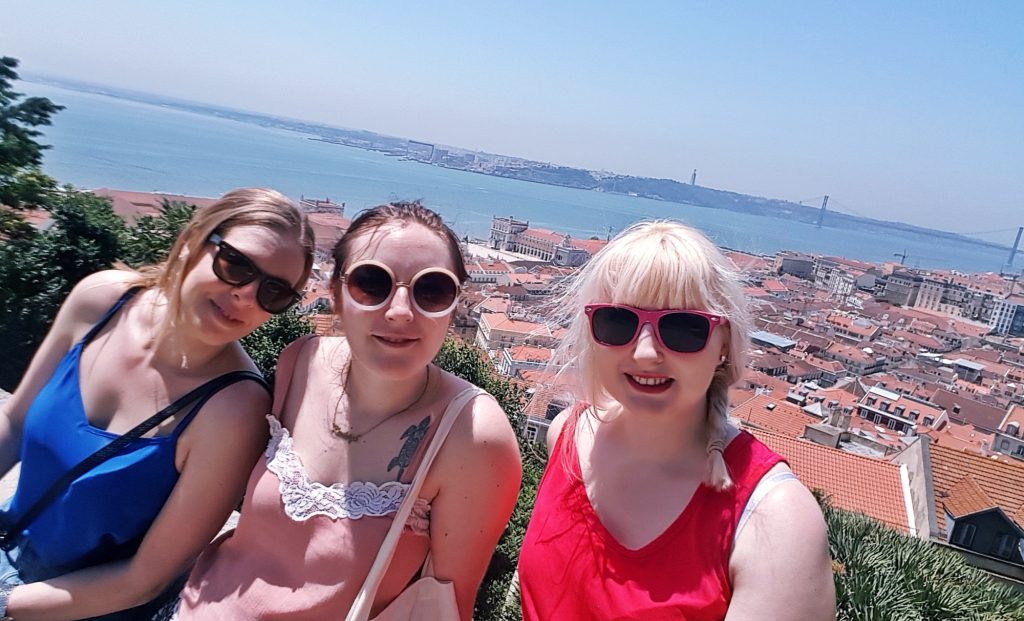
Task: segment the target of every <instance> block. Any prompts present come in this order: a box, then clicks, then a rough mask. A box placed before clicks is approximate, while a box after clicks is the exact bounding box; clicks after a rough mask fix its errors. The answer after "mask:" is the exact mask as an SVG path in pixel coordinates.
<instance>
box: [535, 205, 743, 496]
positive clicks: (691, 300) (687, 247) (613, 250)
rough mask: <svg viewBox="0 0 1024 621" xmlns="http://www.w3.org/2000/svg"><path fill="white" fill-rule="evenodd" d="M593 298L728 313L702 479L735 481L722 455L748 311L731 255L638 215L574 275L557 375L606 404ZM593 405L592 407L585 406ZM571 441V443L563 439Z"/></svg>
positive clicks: (710, 398) (712, 388)
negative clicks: (597, 364)
mask: <svg viewBox="0 0 1024 621" xmlns="http://www.w3.org/2000/svg"><path fill="white" fill-rule="evenodd" d="M591 303H612V304H628V305H630V306H636V307H638V308H650V309H663V308H689V309H697V310H705V311H707V312H710V313H715V314H717V315H722V316H723V317H725V318H727V319H728V320H729V326H728V327H729V335H730V336H729V345H728V353H727V354H726V359H725V361H724V362H723V363H722V364H721V365H719V366H718V368H716V369H715V373H714V377H713V378H712V380H711V383H710V385H709V386H708V390H707V403H708V408H707V427H706V429H707V447H708V459H709V467H708V474H707V476H706V477H705V483H707V484H708V485H710V486H712V487H714V488H715V489H725V488H728V487H730V486H731V485H732V479H731V478H730V476H729V472H728V469H727V468H726V466H725V460H724V459H723V456H722V451H723V449H724V446H725V444H724V442H725V437H726V433H727V427H726V424H727V423H726V421H727V416H728V403H729V387H730V386H732V385H733V384H734V383H736V382H737V381H738V380H739V379H740V375H741V374H742V372H743V369H744V367H745V366H746V356H747V348H748V343H749V336H748V333H749V329H750V319H749V315H748V313H747V303H746V298H745V297H744V294H743V288H742V286H741V285H740V281H739V275H738V273H737V271H736V269H735V267H733V265H732V263H731V262H730V261H729V260H728V259H727V258H726V257H725V255H723V254H722V252H721V251H720V250H719V249H718V248H717V247H716V246H715V245H714V244H713V243H711V241H710V240H709V239H708V238H707V237H705V236H704V234H703V233H701V232H700V231H698V230H696V229H694V228H691V227H689V226H686V225H684V224H681V223H679V222H673V221H668V220H656V221H645V222H639V223H637V224H634V225H632V226H630V227H629V228H627V229H626V230H624V231H622V232H621V233H619V234H618V235H617V236H615V238H614V239H613V240H611V242H610V243H609V244H608V245H607V246H605V247H604V248H602V249H601V250H600V251H599V252H598V253H597V254H595V255H594V257H593V258H592V259H591V260H590V261H589V262H588V263H587V264H586V265H585V266H584V267H583V269H581V270H580V271H579V273H578V274H577V275H576V276H575V278H574V279H573V280H571V281H570V282H569V283H568V285H567V286H566V289H565V291H564V293H563V295H562V296H561V298H560V299H559V301H558V303H557V310H556V312H555V316H556V319H559V320H561V323H562V325H567V332H566V334H565V335H564V337H563V339H562V342H561V344H560V346H559V348H558V350H557V351H556V354H555V356H554V357H553V361H552V365H553V370H555V373H556V375H560V374H562V373H570V374H572V375H573V376H574V377H573V378H571V379H572V380H574V381H569V382H568V384H569V385H570V386H574V387H575V394H574V395H573V396H574V397H575V398H576V399H578V400H580V401H583V402H586V403H591V404H594V405H596V406H598V407H601V406H602V405H603V404H606V403H608V402H609V401H610V400H611V396H610V395H609V394H608V392H607V391H606V390H605V387H604V386H601V385H600V383H599V382H598V380H597V376H596V374H595V373H594V372H593V366H594V358H595V356H597V355H599V352H600V351H601V346H600V345H597V344H596V343H594V340H593V338H592V337H591V335H590V326H589V323H588V320H587V317H586V315H585V314H584V312H583V307H584V305H586V304H591ZM588 411H590V409H588ZM582 414H583V412H582V410H581V409H580V408H575V409H573V410H572V413H571V415H570V419H569V420H567V421H566V425H565V429H566V433H575V429H576V423H577V422H578V420H579V417H580V416H582ZM562 446H563V447H566V446H568V444H567V443H563V444H562Z"/></svg>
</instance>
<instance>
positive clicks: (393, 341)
mask: <svg viewBox="0 0 1024 621" xmlns="http://www.w3.org/2000/svg"><path fill="white" fill-rule="evenodd" d="M374 338H376V339H378V340H381V341H384V342H385V343H387V344H389V345H408V344H410V343H415V342H416V341H417V339H415V338H412V337H402V336H382V335H380V334H375V335H374Z"/></svg>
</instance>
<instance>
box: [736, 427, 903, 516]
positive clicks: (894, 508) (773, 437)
mask: <svg viewBox="0 0 1024 621" xmlns="http://www.w3.org/2000/svg"><path fill="white" fill-rule="evenodd" d="M751 433H753V434H754V436H755V437H756V438H757V439H758V440H760V441H761V442H764V443H765V444H766V445H767V446H768V448H770V449H772V450H773V451H775V452H776V453H778V454H779V455H782V456H783V457H785V458H786V461H787V462H789V467H790V468H791V469H792V470H793V472H794V474H796V476H797V478H799V479H800V482H801V483H803V484H804V485H806V486H807V487H808V488H809V489H812V490H814V489H820V490H821V491H823V492H825V494H827V495H828V496H829V498H830V500H831V502H832V506H834V507H837V508H839V509H844V510H846V511H856V512H858V513H863V514H864V515H866V516H868V517H870V518H873V519H875V520H878V521H880V522H882V523H883V524H885V525H887V526H890V527H892V528H895V529H898V530H900V531H902V532H904V533H908V532H910V527H909V524H910V517H909V516H908V515H907V509H906V507H907V503H906V500H905V496H904V494H905V493H906V492H905V491H904V489H903V483H902V479H901V478H900V466H899V464H894V463H891V462H888V461H881V460H877V459H871V458H869V457H864V456H861V455H855V454H853V453H847V452H845V451H840V450H838V449H834V448H830V447H827V446H822V445H820V444H815V443H813V442H808V441H804V440H795V439H793V438H788V437H786V436H784V435H781V434H777V433H770V432H766V431H760V430H752V431H751Z"/></svg>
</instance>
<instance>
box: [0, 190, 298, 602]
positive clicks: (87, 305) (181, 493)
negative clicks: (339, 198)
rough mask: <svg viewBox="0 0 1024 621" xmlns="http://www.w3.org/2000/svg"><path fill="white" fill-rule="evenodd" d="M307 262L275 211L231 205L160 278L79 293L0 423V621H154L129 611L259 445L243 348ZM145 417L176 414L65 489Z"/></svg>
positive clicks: (111, 282) (201, 528) (267, 206)
mask: <svg viewBox="0 0 1024 621" xmlns="http://www.w3.org/2000/svg"><path fill="white" fill-rule="evenodd" d="M312 257H313V237H312V232H311V230H310V228H309V227H308V225H307V223H306V220H305V217H304V216H303V215H302V214H301V213H300V212H299V211H298V210H297V209H296V208H295V206H294V205H293V204H292V203H291V202H290V201H289V200H288V199H287V198H285V197H284V196H282V195H281V194H279V193H277V192H275V191H273V190H262V189H242V190H235V191H232V192H229V193H228V194H226V195H224V197H223V198H222V199H220V200H219V201H217V202H216V203H214V204H212V205H210V206H208V207H205V208H203V209H200V210H198V211H197V212H196V213H195V215H194V216H193V218H192V220H191V221H190V222H189V224H188V225H187V226H186V227H185V229H184V230H183V231H182V233H181V235H180V236H179V237H178V239H177V241H176V243H175V244H174V247H173V248H172V249H171V252H170V258H169V259H168V260H167V262H166V263H164V264H162V265H160V266H157V267H154V268H150V269H147V270H143V271H142V272H141V273H134V272H128V271H116V270H113V271H106V272H100V273H97V274H94V275H92V276H89V277H87V278H85V279H84V280H82V282H80V283H79V284H78V285H77V286H76V287H75V288H74V290H73V291H72V292H71V294H70V295H69V296H68V298H67V300H65V302H64V304H63V306H62V307H61V309H60V312H59V313H58V314H57V318H56V320H55V321H54V323H53V327H52V328H51V329H50V332H49V333H48V334H47V336H46V338H45V340H44V341H43V343H42V345H41V346H40V347H39V350H38V351H37V352H36V354H35V356H34V357H33V359H32V362H31V364H30V365H29V368H28V370H27V371H26V372H25V375H24V377H23V378H22V381H21V383H20V384H19V386H18V388H17V390H16V391H15V392H14V395H13V396H12V398H11V399H10V400H8V401H7V402H6V403H4V405H3V409H2V411H0V471H2V472H7V471H8V470H9V469H10V468H11V467H12V466H13V465H14V464H15V463H16V462H18V461H20V462H21V474H20V478H19V481H18V487H17V491H16V492H15V494H14V497H13V498H12V499H11V500H10V501H9V503H8V506H7V507H6V510H5V511H4V512H3V515H2V520H0V521H2V523H3V526H4V527H5V528H6V529H7V530H8V531H9V532H8V533H7V536H6V538H5V544H6V545H5V548H6V549H5V550H4V551H3V552H2V553H0V585H2V586H0V617H2V618H14V619H19V621H24V620H32V619H53V620H59V619H82V618H85V617H98V616H101V615H108V614H109V613H115V614H110V615H109V616H107V617H104V618H109V619H139V618H147V617H148V615H149V614H151V613H150V611H149V609H147V608H146V607H145V606H143V607H142V608H133V607H139V606H141V605H145V604H146V603H147V602H151V600H154V598H157V596H158V595H159V594H160V593H161V592H163V591H164V590H165V589H166V588H167V587H168V586H169V585H171V584H172V583H173V581H174V580H175V579H176V578H177V577H178V576H180V575H181V574H182V573H183V572H184V571H185V570H186V569H187V568H188V566H189V565H190V563H191V562H192V560H193V559H194V558H195V557H196V556H197V555H198V554H199V552H200V550H202V548H203V546H204V545H206V544H207V543H208V542H209V541H210V539H212V538H213V536H214V535H215V534H216V533H217V531H218V529H219V528H220V526H221V525H222V524H223V523H224V521H225V519H226V518H227V516H228V514H229V513H230V511H231V509H232V508H233V507H234V506H235V505H236V503H237V502H238V499H239V497H240V496H241V493H242V490H243V488H244V485H245V478H246V476H247V474H248V472H249V470H250V469H251V468H252V464H253V463H254V462H255V460H256V457H257V455H258V454H259V451H260V448H261V447H262V446H263V444H264V443H265V442H266V426H265V425H266V424H265V423H264V421H263V420H262V418H261V416H260V413H261V412H265V411H266V410H267V409H268V408H269V406H270V397H269V395H268V391H267V389H266V385H265V384H264V383H263V381H262V378H260V376H259V375H258V373H257V372H256V368H255V366H254V365H253V363H252V360H250V359H249V356H248V355H246V353H245V352H244V351H243V350H242V348H241V346H240V345H239V343H238V339H240V338H241V337H243V336H245V335H247V334H249V333H250V332H252V331H253V330H254V329H255V328H256V327H258V326H259V325H260V324H262V323H263V322H264V321H266V320H267V319H268V318H269V317H270V316H271V314H274V313H280V312H283V311H284V310H286V309H287V308H288V307H289V306H291V305H292V304H293V303H294V302H295V301H297V300H298V298H299V291H301V289H302V287H303V285H304V283H305V281H306V278H307V276H308V275H309V272H310V268H311V266H312ZM168 404H172V407H168ZM158 411H163V412H165V413H171V414H170V415H169V416H167V417H166V418H165V419H164V420H163V421H162V422H160V423H159V424H157V425H156V426H155V428H153V429H152V430H150V431H148V432H147V433H145V434H144V435H142V436H141V437H139V438H138V439H135V440H132V441H131V442H128V443H127V444H126V445H125V446H124V447H123V448H121V449H120V450H119V451H117V452H116V453H115V454H114V455H113V456H111V457H110V458H109V459H107V460H106V461H103V462H102V463H100V464H98V465H96V466H94V467H92V468H89V469H88V470H86V471H84V472H81V473H80V474H78V475H77V476H74V477H73V480H68V481H64V482H61V481H60V479H61V478H62V477H64V476H65V475H66V474H67V473H69V472H71V473H72V474H75V472H74V471H73V469H74V468H75V466H76V465H77V464H80V463H82V462H83V461H84V460H86V459H87V458H89V457H90V456H91V455H93V454H95V453H96V451H98V450H100V449H101V448H102V447H104V446H106V445H109V444H111V443H112V442H121V441H123V440H119V438H120V437H121V436H122V434H125V435H126V436H127V437H128V438H130V437H132V432H131V431H130V430H133V429H141V428H140V427H138V425H139V424H140V423H142V422H144V421H147V419H152V420H154V421H155V420H157V419H155V418H153V415H154V414H155V413H157V412H158ZM126 432H127V434H126ZM151 603H152V606H153V607H155V606H156V605H157V604H158V603H159V602H151ZM125 609H132V610H125ZM115 611H123V612H120V613H116V612H115Z"/></svg>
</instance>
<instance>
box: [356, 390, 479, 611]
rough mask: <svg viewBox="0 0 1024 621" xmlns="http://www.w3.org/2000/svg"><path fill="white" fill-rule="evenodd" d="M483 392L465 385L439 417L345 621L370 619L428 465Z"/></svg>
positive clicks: (425, 475) (425, 476)
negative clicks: (468, 407) (468, 406)
mask: <svg viewBox="0 0 1024 621" xmlns="http://www.w3.org/2000/svg"><path fill="white" fill-rule="evenodd" d="M482 394H484V391H482V390H480V389H479V388H477V387H476V386H472V387H470V388H467V389H465V390H463V391H462V392H460V393H459V394H457V395H455V398H454V399H452V401H451V403H450V404H449V405H448V409H446V410H445V411H444V414H443V415H442V416H441V422H440V423H439V424H438V426H437V431H436V432H435V433H434V437H433V439H432V440H431V441H430V444H429V445H428V446H427V452H426V453H425V454H424V455H423V461H422V462H420V466H419V468H418V469H417V470H416V476H415V477H414V478H413V480H412V483H411V484H410V486H409V491H408V492H406V495H405V498H404V499H403V500H402V504H401V505H400V506H399V507H398V512H397V513H395V518H394V522H392V524H391V528H390V529H388V534H387V536H386V537H384V543H382V544H381V546H380V551H379V552H377V558H376V559H375V560H374V561H373V566H372V567H370V573H369V574H368V575H367V576H366V581H365V582H363V587H362V588H361V589H359V594H358V595H356V599H355V601H354V602H353V603H352V608H351V609H350V610H349V611H348V616H346V617H345V621H367V620H368V619H369V618H370V608H371V607H373V600H374V599H375V598H376V596H377V587H379V586H380V582H381V580H383V579H384V574H385V573H387V571H388V566H389V565H391V558H392V557H393V556H394V555H395V548H396V547H397V546H398V540H399V538H401V536H402V530H403V529H404V528H405V523H406V521H407V520H408V519H409V514H410V513H411V512H412V506H413V505H414V504H415V503H416V499H417V498H418V497H419V493H420V488H422V487H423V481H424V480H425V479H426V478H427V471H429V470H430V464H431V463H433V461H434V458H435V457H437V453H438V452H439V451H440V450H441V445H443V444H444V440H445V438H446V437H448V432H449V431H451V429H452V425H454V424H455V419H457V418H458V417H459V413H461V412H462V410H463V408H465V407H466V404H468V403H469V402H470V401H472V400H473V399H474V398H475V397H476V396H477V395H482ZM428 558H429V553H428Z"/></svg>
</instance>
